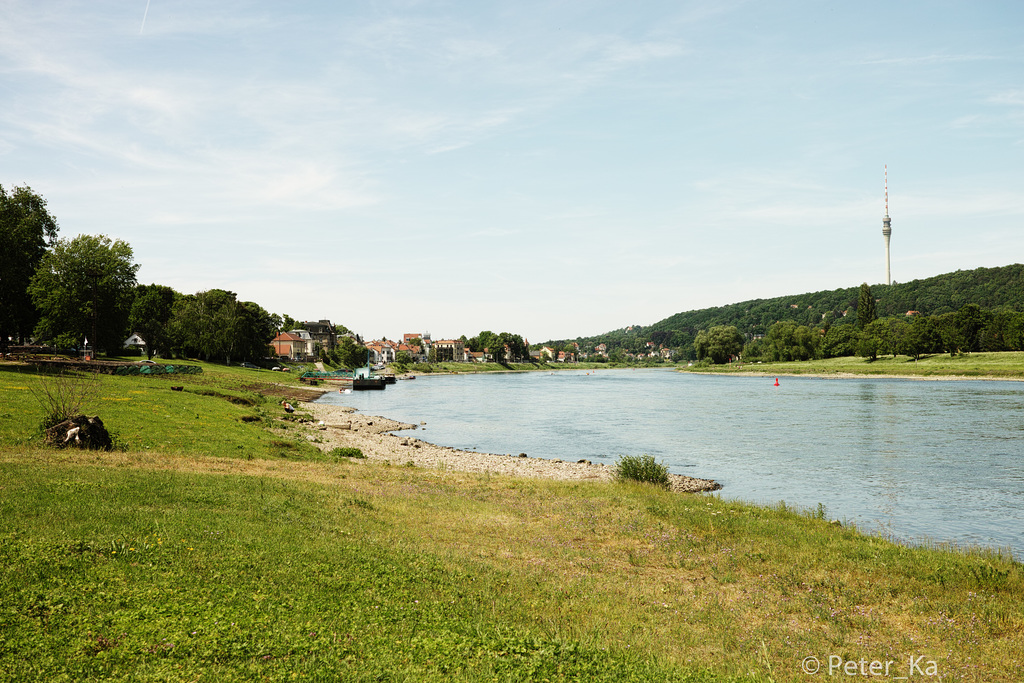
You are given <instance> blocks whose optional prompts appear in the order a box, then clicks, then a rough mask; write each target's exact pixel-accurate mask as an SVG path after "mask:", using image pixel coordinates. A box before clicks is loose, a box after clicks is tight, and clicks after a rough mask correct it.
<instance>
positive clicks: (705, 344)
mask: <svg viewBox="0 0 1024 683" xmlns="http://www.w3.org/2000/svg"><path fill="white" fill-rule="evenodd" d="M745 341H746V340H745V339H744V338H743V335H742V334H740V331H739V330H737V329H736V327H735V326H734V325H716V326H715V327H712V328H711V329H709V330H701V331H700V332H698V333H697V337H696V338H695V339H694V342H693V346H694V350H696V352H697V359H698V360H703V359H704V358H710V359H711V362H712V363H715V364H716V365H717V364H721V363H728V362H729V360H730V358H731V357H732V356H736V355H738V354H739V353H740V352H741V351H742V350H743V343H744V342H745Z"/></svg>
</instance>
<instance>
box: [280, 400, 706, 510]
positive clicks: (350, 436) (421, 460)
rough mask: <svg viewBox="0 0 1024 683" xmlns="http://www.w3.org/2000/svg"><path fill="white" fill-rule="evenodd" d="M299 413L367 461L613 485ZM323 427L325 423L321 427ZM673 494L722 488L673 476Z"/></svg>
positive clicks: (340, 409) (390, 423)
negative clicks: (308, 416) (590, 481)
mask: <svg viewBox="0 0 1024 683" xmlns="http://www.w3.org/2000/svg"><path fill="white" fill-rule="evenodd" d="M295 407H296V409H297V410H298V411H299V412H300V413H302V412H307V413H309V414H310V415H311V416H312V421H311V422H309V423H307V424H306V428H307V429H309V430H310V431H311V434H310V435H311V436H313V435H315V436H317V437H319V440H320V443H317V446H319V447H320V449H321V450H323V451H330V450H331V449H333V448H337V447H342V448H344V447H351V448H358V449H359V450H361V451H362V452H363V455H365V456H366V457H367V459H369V460H387V461H389V462H391V463H392V464H395V465H405V464H406V463H409V462H411V463H413V464H414V465H416V466H417V467H430V468H447V469H452V470H460V471H465V472H481V473H483V472H489V473H491V474H509V475H513V476H518V477H542V478H547V479H575V480H584V479H585V480H593V481H610V480H611V479H612V478H613V468H611V467H607V466H605V465H603V464H598V463H590V462H587V461H581V462H564V461H561V460H545V459H543V458H530V457H527V456H525V455H511V456H509V455H498V454H495V453H477V452H474V451H461V450H458V449H455V448H449V447H446V446H436V445H434V444H432V443H428V442H426V441H423V440H421V439H417V438H415V437H412V436H401V435H397V434H392V432H395V431H398V430H406V429H414V428H416V427H417V425H412V424H405V423H402V422H396V421H394V420H389V419H388V418H385V417H377V416H373V415H363V414H361V413H357V412H356V410H355V409H354V408H347V407H344V406H335V405H325V404H320V403H304V402H303V403H298V404H297V405H296V406H295ZM321 423H322V424H321ZM669 483H670V486H671V488H672V490H673V491H678V492H685V493H696V492H699V491H715V490H717V489H720V488H721V485H720V484H718V482H715V481H712V480H710V479H695V478H693V477H686V476H683V475H681V474H670V475H669Z"/></svg>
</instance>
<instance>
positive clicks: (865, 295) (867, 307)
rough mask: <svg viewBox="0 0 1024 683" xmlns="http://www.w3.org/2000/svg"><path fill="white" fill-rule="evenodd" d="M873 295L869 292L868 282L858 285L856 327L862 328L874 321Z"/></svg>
mask: <svg viewBox="0 0 1024 683" xmlns="http://www.w3.org/2000/svg"><path fill="white" fill-rule="evenodd" d="M876 317H877V316H876V315H875V295H874V294H872V293H871V287H869V286H868V283H866V282H865V283H864V284H862V285H861V286H860V294H859V295H858V296H857V327H858V328H859V329H861V330H863V329H864V328H865V327H867V326H868V325H870V324H871V323H872V322H874V320H875V318H876Z"/></svg>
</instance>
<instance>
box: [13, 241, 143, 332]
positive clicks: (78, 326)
mask: <svg viewBox="0 0 1024 683" xmlns="http://www.w3.org/2000/svg"><path fill="white" fill-rule="evenodd" d="M138 270H139V266H138V265H137V264H136V263H134V261H133V254H132V248H131V247H130V246H129V245H128V243H127V242H124V241H122V240H111V239H110V238H109V237H106V236H104V235H79V236H78V237H75V238H74V239H71V240H58V241H57V242H56V243H55V244H54V246H53V249H52V250H50V251H49V252H47V253H46V255H44V256H43V258H42V260H41V261H40V263H39V267H38V268H37V269H36V272H35V275H33V276H32V280H31V282H30V284H29V294H30V295H31V297H32V301H33V303H35V305H36V308H37V309H38V310H39V323H38V324H37V325H36V334H37V335H38V336H40V337H43V338H44V339H51V340H53V341H54V342H55V343H56V344H58V345H62V346H73V347H77V346H78V345H79V344H80V343H81V342H82V341H83V340H84V339H85V338H88V339H89V342H90V344H91V345H92V346H93V348H96V349H107V350H108V351H111V350H115V349H120V348H121V344H122V343H123V341H124V338H125V336H126V334H127V328H128V315H129V312H130V309H131V305H132V299H133V297H134V294H135V273H136V272H138Z"/></svg>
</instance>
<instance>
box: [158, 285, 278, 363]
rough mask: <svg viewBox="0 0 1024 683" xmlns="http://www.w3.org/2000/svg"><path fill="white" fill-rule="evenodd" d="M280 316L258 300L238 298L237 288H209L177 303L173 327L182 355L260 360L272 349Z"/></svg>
mask: <svg viewBox="0 0 1024 683" xmlns="http://www.w3.org/2000/svg"><path fill="white" fill-rule="evenodd" d="M278 323H279V319H278V318H277V316H274V315H272V314H270V313H268V312H267V311H265V310H263V308H262V307H260V306H259V305H258V304H256V303H253V302H251V301H238V299H237V297H236V295H235V293H234V292H229V291H227V290H224V289H209V290H206V291H205V292H198V293H196V294H194V295H188V296H183V297H180V298H179V299H178V301H177V302H176V303H175V306H174V314H173V316H172V320H171V324H170V328H171V334H172V337H173V338H174V345H175V349H176V351H177V352H178V353H180V354H181V355H186V356H200V357H202V358H205V359H207V360H210V359H217V360H223V361H224V362H226V363H228V364H230V363H231V362H232V361H233V360H235V361H237V360H256V359H259V358H262V357H264V356H266V355H267V354H268V353H270V351H269V349H268V347H269V345H270V341H271V340H272V339H273V338H274V336H275V335H276V334H277V326H278Z"/></svg>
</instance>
